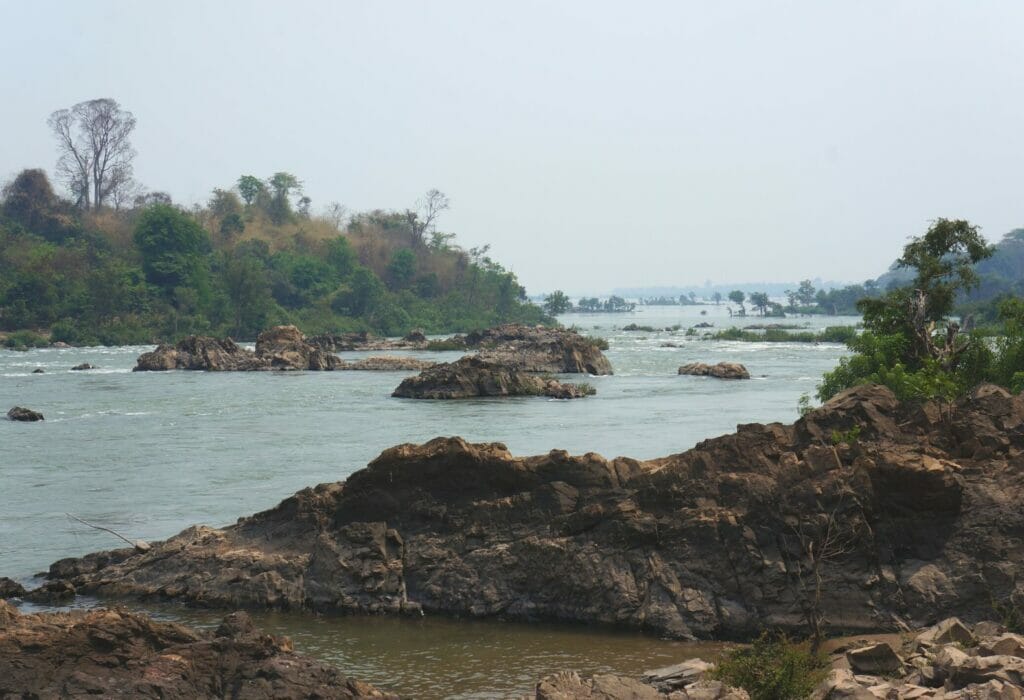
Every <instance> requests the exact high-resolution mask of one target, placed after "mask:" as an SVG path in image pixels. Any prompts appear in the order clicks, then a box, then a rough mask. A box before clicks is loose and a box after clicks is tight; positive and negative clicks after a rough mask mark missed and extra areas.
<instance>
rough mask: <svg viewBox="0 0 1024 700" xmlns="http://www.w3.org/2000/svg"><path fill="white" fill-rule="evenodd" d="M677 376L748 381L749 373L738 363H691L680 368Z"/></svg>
mask: <svg viewBox="0 0 1024 700" xmlns="http://www.w3.org/2000/svg"><path fill="white" fill-rule="evenodd" d="M679 374H689V375H692V376H695V377H715V378H716V379H750V372H748V371H747V368H746V367H744V366H743V365H741V364H740V363H739V362H719V363H718V364H717V365H708V364H704V363H703V362H691V363H689V364H686V365H683V366H682V367H680V368H679Z"/></svg>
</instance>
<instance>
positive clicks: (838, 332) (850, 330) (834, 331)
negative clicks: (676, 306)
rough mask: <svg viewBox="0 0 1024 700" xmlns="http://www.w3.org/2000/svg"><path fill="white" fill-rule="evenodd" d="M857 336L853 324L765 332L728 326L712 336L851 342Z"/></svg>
mask: <svg viewBox="0 0 1024 700" xmlns="http://www.w3.org/2000/svg"><path fill="white" fill-rule="evenodd" d="M856 336H857V329H856V328H854V327H853V326H828V327H827V328H825V329H824V330H822V331H820V332H818V333H815V332H814V331H801V332H797V333H791V332H789V331H787V330H784V329H782V328H766V329H765V330H764V332H760V331H751V330H746V329H744V328H726V329H725V330H721V331H718V332H717V333H715V334H714V335H712V336H710V339H711V340H743V341H747V342H751V343H849V342H850V341H851V340H853V339H854V338H855V337H856Z"/></svg>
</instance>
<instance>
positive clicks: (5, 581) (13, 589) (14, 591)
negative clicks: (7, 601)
mask: <svg viewBox="0 0 1024 700" xmlns="http://www.w3.org/2000/svg"><path fill="white" fill-rule="evenodd" d="M23 595H25V588H24V587H23V586H22V585H21V584H20V583H18V582H17V581H15V580H13V579H9V578H7V577H6V576H0V598H20V597H22V596H23Z"/></svg>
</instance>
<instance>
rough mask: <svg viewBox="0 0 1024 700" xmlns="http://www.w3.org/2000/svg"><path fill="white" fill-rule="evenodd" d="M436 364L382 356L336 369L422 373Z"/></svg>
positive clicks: (343, 365)
mask: <svg viewBox="0 0 1024 700" xmlns="http://www.w3.org/2000/svg"><path fill="white" fill-rule="evenodd" d="M436 364H437V363H436V362H430V361H428V360H417V359H416V358H415V357H399V356H397V355H381V356H377V357H365V358H363V359H362V360H352V361H351V362H342V363H341V364H339V365H338V366H337V367H335V369H350V370H366V371H371V372H422V371H424V370H427V369H430V368H431V367H433V366H435V365H436Z"/></svg>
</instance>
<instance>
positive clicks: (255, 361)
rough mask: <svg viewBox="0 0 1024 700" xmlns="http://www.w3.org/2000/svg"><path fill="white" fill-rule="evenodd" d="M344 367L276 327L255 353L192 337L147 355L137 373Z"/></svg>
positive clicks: (288, 329) (293, 331)
mask: <svg viewBox="0 0 1024 700" xmlns="http://www.w3.org/2000/svg"><path fill="white" fill-rule="evenodd" d="M340 364H341V360H340V359H339V358H338V357H336V356H334V355H332V354H330V352H328V351H327V350H324V349H322V348H320V347H318V346H315V345H312V344H310V343H307V342H306V340H305V336H303V335H302V332H301V331H300V330H299V329H298V328H296V327H295V326H276V327H274V328H271V329H270V330H267V331H263V332H262V333H260V334H259V337H258V338H257V339H256V351H255V352H253V351H251V350H247V349H245V348H243V347H241V346H240V345H238V344H237V343H236V342H235V341H233V340H231V339H230V338H223V339H218V338H209V337H206V336H198V335H191V336H189V337H187V338H185V339H184V340H182V341H180V342H179V343H178V344H177V345H160V346H158V347H157V348H156V350H153V351H152V352H147V353H143V354H142V355H140V356H139V359H138V360H137V362H136V366H135V368H134V370H133V371H135V372H146V371H149V372H154V371H165V370H172V369H190V370H205V371H208V372H254V371H261V370H263V371H265V370H332V369H336V368H337V367H338V365H340Z"/></svg>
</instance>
